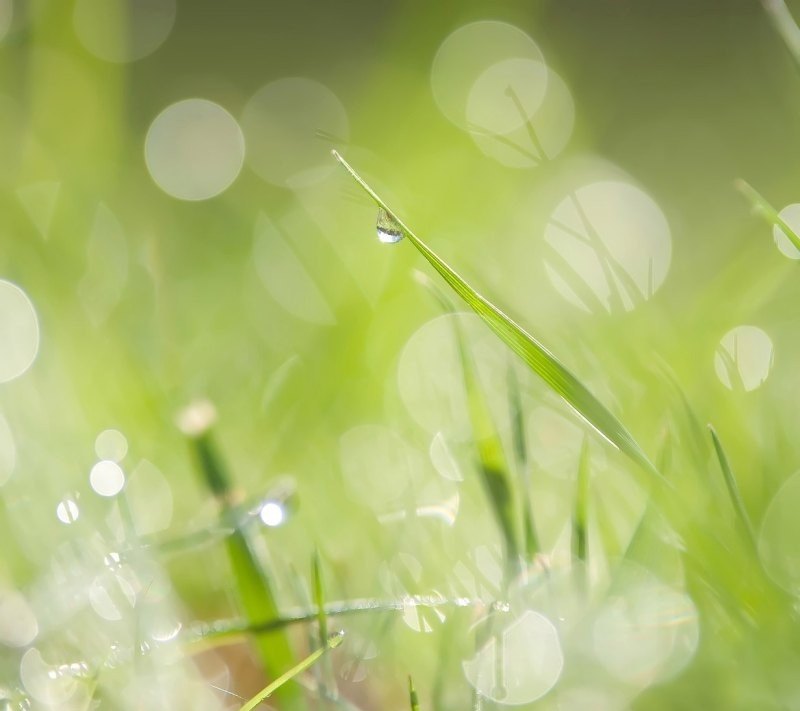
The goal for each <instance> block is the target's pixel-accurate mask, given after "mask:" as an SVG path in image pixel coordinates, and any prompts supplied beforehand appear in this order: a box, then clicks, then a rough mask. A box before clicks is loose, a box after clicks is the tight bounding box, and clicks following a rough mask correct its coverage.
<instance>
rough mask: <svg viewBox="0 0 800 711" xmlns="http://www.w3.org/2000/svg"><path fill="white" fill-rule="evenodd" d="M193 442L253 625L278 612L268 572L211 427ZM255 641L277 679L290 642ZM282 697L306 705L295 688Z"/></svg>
mask: <svg viewBox="0 0 800 711" xmlns="http://www.w3.org/2000/svg"><path fill="white" fill-rule="evenodd" d="M190 442H191V443H192V447H193V450H194V454H195V459H196V461H197V465H198V469H199V470H200V473H201V475H202V476H203V478H204V480H205V482H206V484H207V485H208V487H209V489H210V490H211V492H212V494H213V495H214V496H215V498H216V499H217V500H218V501H219V503H220V507H221V509H222V519H223V525H225V526H227V527H230V528H231V530H232V533H231V535H230V536H229V537H228V538H227V539H226V540H225V547H226V550H227V553H228V559H229V561H230V565H231V572H232V574H233V580H234V586H235V589H236V594H237V597H238V599H239V604H240V605H241V609H242V612H243V613H244V616H245V618H246V619H247V621H248V623H249V624H251V625H258V624H259V623H262V622H265V621H267V620H270V619H274V618H276V617H278V616H279V611H278V606H277V603H276V600H275V595H274V593H273V589H272V583H271V581H270V577H269V574H268V573H267V571H266V570H265V569H264V567H263V565H262V563H261V561H260V559H259V557H258V555H257V554H256V552H255V548H254V541H253V540H252V533H251V532H250V530H249V528H248V527H247V526H242V525H241V524H240V521H239V518H238V517H239V513H238V507H237V506H236V505H235V494H234V490H233V485H232V481H231V477H230V475H229V474H228V471H227V469H226V467H225V466H224V464H223V463H222V459H221V458H220V457H219V455H218V454H217V451H216V448H215V446H214V442H213V439H212V437H211V432H210V429H206V430H205V431H202V432H200V433H197V434H195V435H194V436H190ZM254 643H255V645H256V648H257V649H258V652H259V656H260V657H261V662H262V665H263V667H264V672H265V673H266V675H267V677H268V678H275V676H276V675H277V673H278V671H279V670H280V669H286V668H287V667H290V666H291V665H292V663H293V662H294V657H293V655H292V650H291V647H290V646H289V641H288V639H287V638H286V636H285V634H284V633H283V632H282V631H278V633H276V634H273V635H270V636H269V637H266V636H259V637H256V638H255V640H254ZM279 696H280V700H281V703H282V706H283V707H284V708H286V709H288V710H292V711H294V710H295V709H301V708H304V707H305V705H304V704H303V698H302V694H301V693H300V691H299V689H297V688H295V687H291V686H290V687H287V689H286V691H282V692H280V694H279Z"/></svg>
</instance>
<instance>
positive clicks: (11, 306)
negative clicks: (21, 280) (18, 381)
mask: <svg viewBox="0 0 800 711" xmlns="http://www.w3.org/2000/svg"><path fill="white" fill-rule="evenodd" d="M38 351H39V321H38V319H37V318H36V311H35V309H34V308H33V304H32V303H31V301H30V299H29V298H28V297H27V295H26V294H25V292H24V291H22V289H20V288H19V287H18V286H17V285H16V284H12V283H11V282H10V281H4V280H2V279H0V383H5V382H8V381H9V380H14V378H18V377H19V376H20V375H22V374H23V373H24V372H25V371H26V370H28V368H30V367H31V365H33V361H34V360H35V359H36V354H37V353H38Z"/></svg>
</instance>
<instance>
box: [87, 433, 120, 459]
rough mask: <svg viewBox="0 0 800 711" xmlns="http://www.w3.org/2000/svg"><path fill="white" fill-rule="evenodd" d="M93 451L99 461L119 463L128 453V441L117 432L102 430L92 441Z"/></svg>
mask: <svg viewBox="0 0 800 711" xmlns="http://www.w3.org/2000/svg"><path fill="white" fill-rule="evenodd" d="M94 451H95V454H97V456H98V457H99V458H100V459H110V460H111V461H112V462H121V461H122V460H123V459H125V455H126V454H127V453H128V440H127V439H125V435H124V434H122V432H120V431H119V430H113V429H112V430H103V431H102V432H101V433H100V434H99V435H97V438H96V439H95V441H94Z"/></svg>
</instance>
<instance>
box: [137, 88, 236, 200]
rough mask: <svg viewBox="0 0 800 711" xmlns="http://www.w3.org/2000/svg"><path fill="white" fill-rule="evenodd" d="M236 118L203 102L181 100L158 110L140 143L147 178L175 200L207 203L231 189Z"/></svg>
mask: <svg viewBox="0 0 800 711" xmlns="http://www.w3.org/2000/svg"><path fill="white" fill-rule="evenodd" d="M244 153H245V147H244V137H243V135H242V131H241V129H240V128H239V124H238V123H236V119H234V118H233V116H231V115H230V113H228V112H227V111H226V110H225V109H224V108H222V107H221V106H220V105H219V104H215V103H214V102H213V101H208V100H207V99H184V100H183V101H178V102H177V103H175V104H172V105H171V106H168V107H167V108H166V109H164V110H163V111H162V112H161V113H160V114H159V115H158V116H156V118H155V119H154V120H153V123H152V124H151V125H150V128H149V130H148V131H147V137H146V138H145V161H146V163H147V169H148V170H149V171H150V176H151V177H152V178H153V180H154V181H155V183H156V185H158V187H160V188H161V189H162V190H163V191H164V192H165V193H167V194H168V195H171V196H172V197H175V198H178V199H180V200H207V199H209V198H212V197H214V196H216V195H219V194H220V193H221V192H223V191H224V190H226V189H227V188H229V187H230V186H231V184H232V183H233V181H234V180H236V178H237V176H238V175H239V172H240V171H241V169H242V164H243V162H244Z"/></svg>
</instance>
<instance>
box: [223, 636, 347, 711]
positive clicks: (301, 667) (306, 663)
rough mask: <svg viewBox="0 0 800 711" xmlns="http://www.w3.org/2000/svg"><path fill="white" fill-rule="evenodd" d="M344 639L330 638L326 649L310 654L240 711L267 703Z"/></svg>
mask: <svg viewBox="0 0 800 711" xmlns="http://www.w3.org/2000/svg"><path fill="white" fill-rule="evenodd" d="M342 639H344V637H343V635H341V634H335V635H332V636H331V637H329V638H328V641H327V643H326V644H325V646H324V647H320V648H319V649H317V650H315V651H314V652H312V653H311V654H309V655H308V656H307V657H306V658H305V659H304V660H303V661H301V662H300V663H299V664H296V665H295V666H293V667H292V668H291V669H289V670H288V671H286V672H284V673H283V674H281V675H280V676H279V677H278V678H277V679H275V681H273V682H272V683H271V684H268V685H267V686H265V687H264V688H263V689H262V690H261V691H259V692H258V693H257V694H256V695H255V696H254V697H253V698H252V699H250V700H249V701H248V702H247V703H246V704H244V706H242V707H241V708H240V709H239V711H252V710H253V709H254V708H256V706H258V705H259V704H260V703H261V702H262V701H265V700H266V699H268V698H269V697H270V696H272V695H273V694H274V693H275V692H276V691H278V690H279V689H281V688H283V687H284V686H285V685H286V684H287V683H288V682H290V681H291V680H292V679H294V677H296V676H297V675H298V674H302V673H303V672H304V671H305V670H306V669H308V668H309V667H311V666H312V665H313V664H315V663H316V662H317V661H319V659H321V658H322V656H323V655H324V654H325V653H326V652H328V651H329V650H331V649H334V648H336V647H338V646H339V645H340V644H341V643H342Z"/></svg>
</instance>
